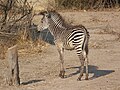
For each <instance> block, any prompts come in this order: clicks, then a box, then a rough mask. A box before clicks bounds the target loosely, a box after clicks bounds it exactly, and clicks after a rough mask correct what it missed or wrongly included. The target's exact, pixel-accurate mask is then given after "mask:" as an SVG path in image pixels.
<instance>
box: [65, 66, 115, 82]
mask: <svg viewBox="0 0 120 90" xmlns="http://www.w3.org/2000/svg"><path fill="white" fill-rule="evenodd" d="M88 68H89V73H90V74H93V76H92V77H90V78H89V79H90V80H92V79H95V78H98V77H101V76H105V75H108V74H110V73H113V72H115V70H99V69H98V67H97V66H92V65H89V66H88ZM69 69H77V71H76V72H73V73H70V74H69V75H66V78H68V77H72V76H74V75H77V74H79V71H80V66H77V67H69V68H66V70H69ZM84 73H85V67H84Z"/></svg>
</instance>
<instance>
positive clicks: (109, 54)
mask: <svg viewBox="0 0 120 90" xmlns="http://www.w3.org/2000/svg"><path fill="white" fill-rule="evenodd" d="M61 14H62V15H63V17H64V18H66V20H67V21H69V22H71V23H72V24H75V25H76V24H83V25H84V26H85V27H86V28H87V29H88V31H89V32H90V43H89V80H84V76H83V78H82V81H77V78H78V76H79V73H78V70H79V67H80V61H79V59H78V57H77V55H76V53H75V51H65V68H66V76H67V78H64V79H61V78H60V77H59V76H58V74H59V58H58V57H59V55H58V53H57V50H56V47H55V46H54V45H50V44H47V46H46V47H45V48H44V50H43V52H42V53H40V54H38V53H37V54H31V55H27V54H26V55H23V54H21V53H19V65H20V80H21V85H20V86H19V87H14V86H6V85H5V80H4V74H5V70H6V65H7V62H6V60H0V90H120V40H119V39H120V38H119V37H120V36H119V35H120V34H119V33H120V12H117V11H110V12H105V11H103V12H61Z"/></svg>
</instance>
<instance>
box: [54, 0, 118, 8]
mask: <svg viewBox="0 0 120 90" xmlns="http://www.w3.org/2000/svg"><path fill="white" fill-rule="evenodd" d="M55 2H56V7H57V8H58V9H60V8H64V9H103V8H114V7H119V6H120V1H119V0H55Z"/></svg>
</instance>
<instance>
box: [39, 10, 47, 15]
mask: <svg viewBox="0 0 120 90" xmlns="http://www.w3.org/2000/svg"><path fill="white" fill-rule="evenodd" d="M45 14H47V11H41V12H40V13H39V14H38V15H45Z"/></svg>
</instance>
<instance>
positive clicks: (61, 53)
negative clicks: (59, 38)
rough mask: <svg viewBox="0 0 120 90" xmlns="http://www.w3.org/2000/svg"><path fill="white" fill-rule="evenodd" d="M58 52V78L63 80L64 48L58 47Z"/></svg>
mask: <svg viewBox="0 0 120 90" xmlns="http://www.w3.org/2000/svg"><path fill="white" fill-rule="evenodd" d="M58 52H59V55H60V56H59V57H60V74H59V76H60V77H61V78H64V76H65V69H64V60H63V53H64V48H60V47H58Z"/></svg>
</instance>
